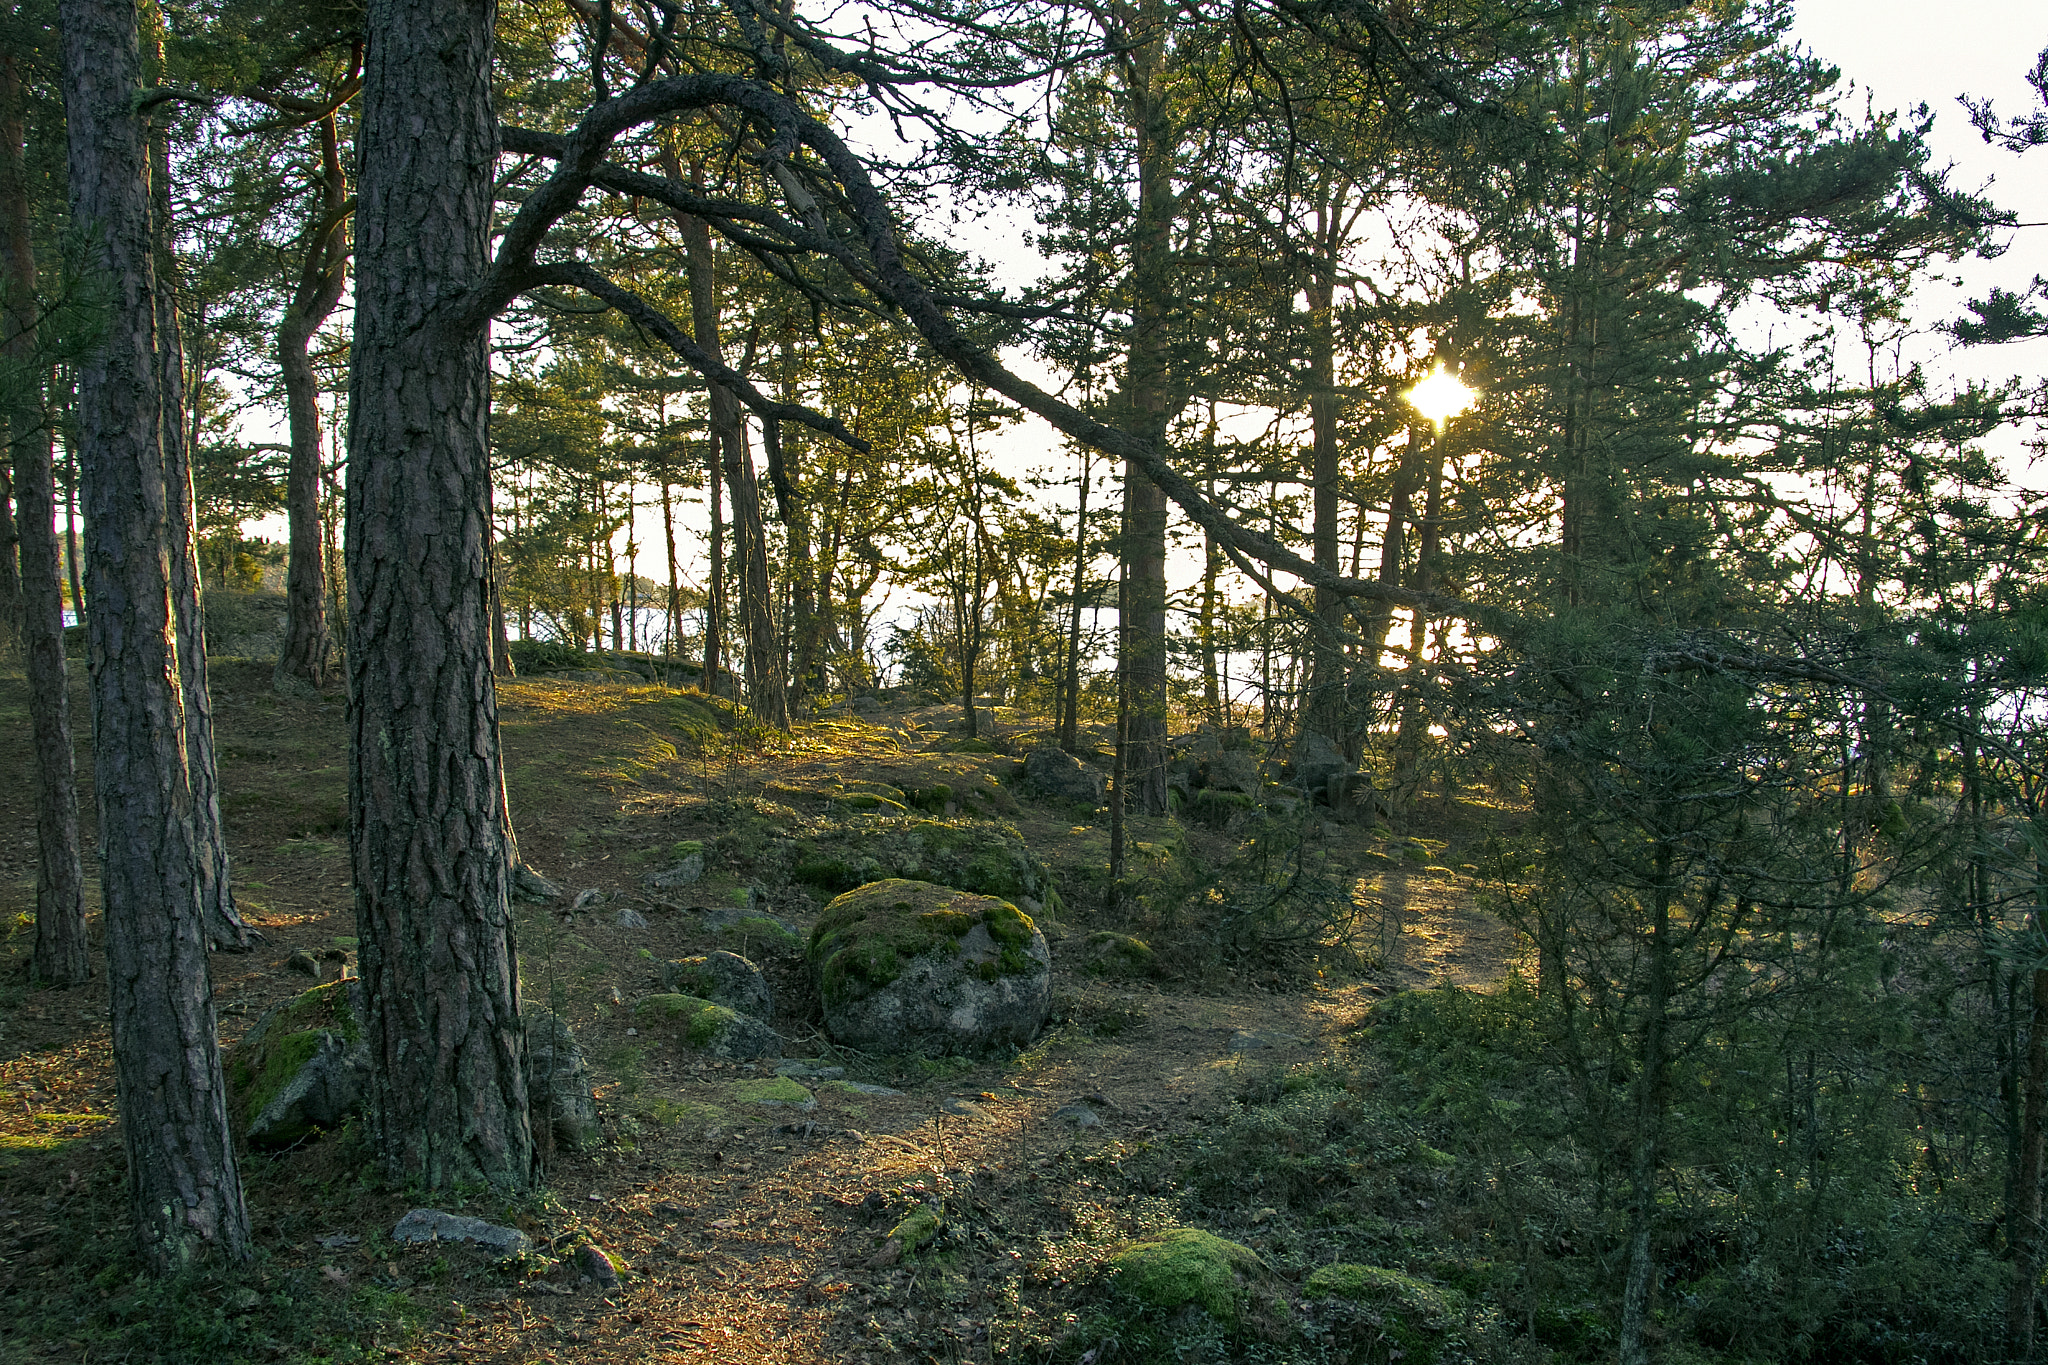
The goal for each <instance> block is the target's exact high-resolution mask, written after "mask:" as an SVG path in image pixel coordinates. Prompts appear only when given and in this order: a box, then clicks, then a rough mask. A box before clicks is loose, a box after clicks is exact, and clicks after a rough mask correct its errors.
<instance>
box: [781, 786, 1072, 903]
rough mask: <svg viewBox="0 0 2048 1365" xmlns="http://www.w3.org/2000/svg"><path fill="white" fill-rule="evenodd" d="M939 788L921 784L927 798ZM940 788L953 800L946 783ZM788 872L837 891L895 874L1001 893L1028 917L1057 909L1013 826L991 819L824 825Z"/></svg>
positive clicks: (1041, 867)
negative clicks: (927, 787)
mask: <svg viewBox="0 0 2048 1365" xmlns="http://www.w3.org/2000/svg"><path fill="white" fill-rule="evenodd" d="M942 785H943V784H942ZM940 789H941V788H939V787H934V788H929V789H926V796H927V799H930V798H931V796H932V795H934V794H935V793H937V792H938V791H939V790H940ZM944 790H945V791H946V796H945V799H946V800H951V799H952V792H951V788H950V787H947V788H944ZM790 874H791V877H792V879H793V880H796V881H799V882H803V883H805V884H807V885H810V886H814V887H817V888H818V889H819V890H820V891H824V892H827V893H829V894H831V895H835V896H836V895H839V894H841V893H843V892H847V891H851V890H853V889H855V888H856V887H861V886H866V885H867V884H868V883H870V882H878V881H887V880H890V879H894V878H900V879H903V880H906V881H924V882H933V883H936V884H937V885H940V886H951V887H957V888H959V889H960V890H962V891H977V892H979V893H981V894H982V895H984V896H996V897H1000V898H1001V899H1003V900H1006V901H1009V902H1010V903H1011V904H1012V905H1016V906H1020V907H1022V908H1023V910H1024V911H1025V913H1027V914H1032V915H1038V914H1057V913H1058V911H1059V893H1058V892H1057V891H1056V890H1055V889H1054V887H1053V883H1052V877H1051V875H1050V874H1049V873H1047V871H1046V870H1045V864H1044V863H1043V862H1041V861H1039V859H1038V856H1037V855H1036V854H1034V853H1033V852H1032V851H1031V850H1030V849H1029V848H1027V847H1026V846H1025V844H1024V839H1023V837H1022V836H1021V835H1019V834H1018V833H1017V831H1016V830H1015V829H1014V828H1013V827H1012V826H1010V825H1007V824H1002V823H1000V822H998V821H994V820H970V819H957V820H931V819H921V818H916V817H908V818H900V819H892V818H882V817H872V818H868V819H862V820H858V821H851V822H844V823H839V824H826V825H823V826H821V827H818V828H816V829H814V830H812V831H811V832H810V833H808V834H806V835H805V836H804V838H803V839H802V840H801V841H800V842H799V844H798V846H797V849H796V853H795V858H794V861H793V863H792V865H791V870H790Z"/></svg>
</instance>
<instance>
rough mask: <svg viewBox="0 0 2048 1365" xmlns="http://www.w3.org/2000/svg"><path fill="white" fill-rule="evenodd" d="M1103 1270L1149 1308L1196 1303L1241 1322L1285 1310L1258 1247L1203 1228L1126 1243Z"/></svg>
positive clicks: (1230, 1322) (1124, 1294) (1112, 1283)
mask: <svg viewBox="0 0 2048 1365" xmlns="http://www.w3.org/2000/svg"><path fill="white" fill-rule="evenodd" d="M1104 1269H1105V1273H1106V1276H1107V1280H1108V1284H1109V1287H1110V1289H1111V1290H1112V1291H1113V1292H1114V1293H1116V1294H1117V1295H1118V1296H1119V1297H1121V1298H1124V1299H1126V1300H1128V1301H1129V1302H1130V1303H1132V1304H1133V1305H1135V1306H1136V1307H1138V1308H1140V1309H1143V1310H1147V1311H1151V1312H1158V1313H1172V1312H1176V1311H1178V1310H1180V1309H1183V1308H1187V1307H1194V1308H1199V1309H1201V1310H1202V1311H1203V1312H1204V1313H1207V1314H1208V1315H1209V1316H1210V1317H1212V1318H1214V1319H1215V1320H1216V1321H1217V1322H1219V1323H1221V1324H1223V1325H1224V1326H1226V1327H1238V1326H1241V1325H1257V1324H1260V1323H1266V1322H1270V1321H1272V1320H1273V1319H1274V1318H1275V1317H1276V1316H1283V1315H1284V1314H1285V1311H1286V1304H1285V1301H1284V1300H1282V1299H1280V1298H1279V1296H1278V1295H1277V1294H1276V1293H1275V1276H1274V1275H1273V1272H1272V1271H1271V1270H1268V1269H1267V1268H1266V1263H1265V1262H1264V1261H1262V1260H1260V1259H1259V1256H1258V1253H1257V1252H1255V1251H1253V1250H1252V1249H1251V1248H1250V1247H1247V1246H1241V1245H1239V1244H1238V1243H1236V1242H1232V1241H1227V1240H1226V1239H1224V1238H1221V1237H1218V1236H1216V1235H1215V1234H1214V1233H1210V1232H1203V1231H1202V1230H1201V1229H1200V1228H1167V1229H1165V1230H1164V1231H1161V1232H1156V1233H1154V1234H1153V1235H1152V1236H1150V1237H1145V1238H1141V1239H1140V1240H1138V1241H1135V1242H1131V1243H1128V1244H1126V1245H1125V1246H1124V1247H1123V1248H1121V1249H1120V1250H1118V1251H1117V1252H1116V1254H1115V1255H1113V1256H1111V1257H1110V1258H1109V1261H1108V1263H1107V1265H1106V1266H1105V1268H1104Z"/></svg>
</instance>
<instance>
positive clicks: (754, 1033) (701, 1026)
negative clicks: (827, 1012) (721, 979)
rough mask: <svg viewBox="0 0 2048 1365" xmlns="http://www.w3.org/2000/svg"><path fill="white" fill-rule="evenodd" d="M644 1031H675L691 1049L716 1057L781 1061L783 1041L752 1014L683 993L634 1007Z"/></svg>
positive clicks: (671, 994)
mask: <svg viewBox="0 0 2048 1365" xmlns="http://www.w3.org/2000/svg"><path fill="white" fill-rule="evenodd" d="M633 1018H634V1019H635V1021H637V1022H638V1023H639V1025H640V1026H641V1027H642V1028H646V1029H658V1028H673V1029H674V1030H675V1032H676V1034H677V1036H678V1037H679V1038H680V1039H681V1040H682V1042H683V1044H684V1045H685V1046H687V1047H690V1048H694V1049H695V1050H697V1051H699V1052H702V1053H705V1054H707V1055H709V1056H712V1057H720V1058H726V1059H729V1060H732V1061H751V1060H753V1059H754V1058H757V1057H780V1056H781V1055H782V1038H781V1037H780V1035H778V1034H777V1033H776V1032H775V1030H774V1029H772V1028H770V1027H768V1025H766V1024H764V1023H762V1022H761V1021H760V1020H759V1019H756V1018H754V1017H753V1016H752V1015H750V1014H741V1013H739V1012H738V1011H737V1010H734V1009H732V1008H730V1007H728V1006H725V1005H720V1004H717V1003H714V1002H713V1001H710V1000H706V999H704V998H702V997H701V996H695V995H686V994H684V993H682V992H680V991H676V992H671V993H669V994H666V995H650V996H648V997H647V998H646V999H645V1000H642V1001H640V1002H639V1003H638V1004H636V1005H634V1006H633Z"/></svg>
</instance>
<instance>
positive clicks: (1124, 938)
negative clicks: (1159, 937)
mask: <svg viewBox="0 0 2048 1365" xmlns="http://www.w3.org/2000/svg"><path fill="white" fill-rule="evenodd" d="M1158 966H1159V960H1158V957H1157V955H1156V954H1154V953H1153V951H1152V945H1150V944H1149V943H1147V942H1145V940H1143V939H1141V938H1132V937H1131V936H1130V935H1129V934H1119V933H1115V932H1113V931H1111V930H1108V929H1103V930H1099V931H1097V932H1096V933H1092V934H1090V935H1088V942H1087V959H1086V962H1085V963H1084V964H1083V970H1084V971H1086V972H1087V973H1088V974H1089V975H1090V976H1103V977H1112V978H1130V977H1146V976H1151V975H1152V974H1153V973H1154V972H1155V971H1157V970H1158Z"/></svg>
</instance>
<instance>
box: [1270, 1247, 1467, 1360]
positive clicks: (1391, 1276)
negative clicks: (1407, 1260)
mask: <svg viewBox="0 0 2048 1365" xmlns="http://www.w3.org/2000/svg"><path fill="white" fill-rule="evenodd" d="M1302 1293H1303V1295H1304V1297H1307V1298H1311V1299H1345V1300H1348V1301H1350V1302H1352V1303H1359V1304H1364V1305H1366V1306H1368V1307H1370V1308H1372V1309H1374V1310H1376V1311H1377V1313H1378V1314H1379V1318H1380V1331H1381V1332H1383V1333H1384V1335H1385V1336H1386V1337H1387V1338H1388V1339H1390V1340H1392V1341H1393V1342H1394V1344H1395V1345H1397V1346H1399V1347H1400V1349H1401V1351H1402V1353H1403V1354H1404V1355H1405V1356H1406V1357H1407V1359H1409V1360H1411V1361H1413V1362H1415V1365H1430V1362H1432V1361H1434V1360H1436V1359H1437V1356H1438V1354H1439V1350H1440V1348H1441V1347H1442V1346H1443V1345H1444V1344H1445V1342H1444V1337H1445V1334H1446V1333H1447V1332H1449V1331H1450V1330H1451V1329H1453V1328H1455V1327H1456V1326H1457V1324H1458V1322H1459V1320H1460V1319H1461V1318H1463V1316H1464V1312H1465V1296H1464V1295H1462V1294H1460V1293H1459V1292H1458V1291H1457V1290H1455V1289H1446V1288H1445V1287H1444V1286H1442V1285H1440V1284H1432V1283H1431V1282H1430V1281H1428V1280H1423V1279H1417V1278H1416V1277H1415V1276H1413V1275H1404V1274H1402V1273H1401V1272H1400V1271H1398V1270H1386V1269H1383V1268H1382V1267H1380V1266H1376V1265H1347V1264H1338V1265H1326V1266H1323V1267H1321V1268H1320V1269H1318V1270H1316V1271H1315V1272H1314V1273H1313V1274H1311V1275H1310V1276H1309V1277H1308V1282H1307V1283H1306V1284H1305V1285H1303V1286H1302Z"/></svg>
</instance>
